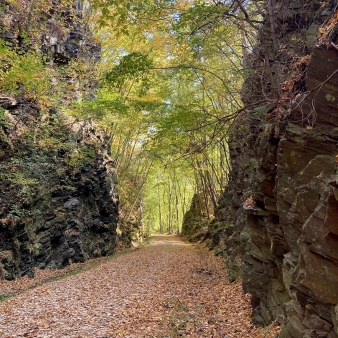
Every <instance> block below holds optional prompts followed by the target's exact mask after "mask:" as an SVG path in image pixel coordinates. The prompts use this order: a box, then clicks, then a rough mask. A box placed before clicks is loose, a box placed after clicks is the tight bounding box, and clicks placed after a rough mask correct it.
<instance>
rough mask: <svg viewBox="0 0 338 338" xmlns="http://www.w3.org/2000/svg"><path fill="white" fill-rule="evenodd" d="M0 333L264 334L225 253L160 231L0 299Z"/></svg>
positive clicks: (93, 337) (97, 337) (100, 335)
mask: <svg viewBox="0 0 338 338" xmlns="http://www.w3.org/2000/svg"><path fill="white" fill-rule="evenodd" d="M0 337H34V338H39V337H46V338H47V337H48V338H52V337H58V338H60V337H67V338H68V337H69V338H70V337H74V338H75V337H91V338H104V337H105V338H108V337H124V338H127V337H135V338H140V337H159V338H160V337H163V338H164V337H221V338H224V337H228V338H230V337H241V338H243V337H250V338H252V337H259V335H258V329H257V328H255V327H254V326H252V325H251V324H250V306H249V298H248V297H247V296H246V295H244V294H243V293H242V291H241V286H240V283H233V284H229V283H228V281H227V278H226V271H225V270H224V266H223V264H222V262H221V261H220V259H219V258H217V257H215V256H213V254H212V253H211V252H208V251H206V250H202V249H198V248H196V247H194V246H192V245H190V244H185V243H183V242H181V241H180V240H179V239H178V238H177V237H175V236H155V240H154V242H153V243H152V245H150V246H147V247H145V248H142V249H140V250H137V251H134V252H131V253H128V254H126V255H122V256H119V257H117V258H115V259H113V260H110V261H108V262H106V263H104V264H102V265H100V266H98V267H95V268H93V269H91V270H88V271H85V272H83V273H80V274H77V275H74V276H70V277H68V278H66V279H62V280H59V281H56V282H53V283H49V284H44V285H42V286H39V287H37V288H35V289H32V290H30V291H27V292H25V293H23V294H19V295H17V296H15V297H14V298H11V299H9V300H7V301H5V302H3V303H2V304H0Z"/></svg>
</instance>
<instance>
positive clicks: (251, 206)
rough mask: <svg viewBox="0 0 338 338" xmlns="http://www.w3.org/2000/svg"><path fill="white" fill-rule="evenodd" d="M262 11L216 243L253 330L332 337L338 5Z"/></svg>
mask: <svg viewBox="0 0 338 338" xmlns="http://www.w3.org/2000/svg"><path fill="white" fill-rule="evenodd" d="M268 4H270V5H273V11H272V12H271V10H270V12H269V8H268V7H269V6H267V7H266V13H269V14H266V16H265V21H264V22H265V23H264V25H263V27H262V28H261V30H260V32H259V43H258V45H257V46H256V47H255V49H254V50H253V52H252V54H251V55H250V56H249V58H248V59H247V63H248V66H249V67H251V69H252V71H251V72H250V73H249V74H248V77H247V80H246V82H245V85H244V88H243V93H242V95H243V101H244V103H245V104H246V105H248V109H247V110H246V112H245V113H243V114H242V115H240V116H239V117H238V127H237V129H236V130H235V132H234V134H233V135H232V138H231V142H230V151H231V155H230V156H231V162H232V173H231V179H230V182H229V186H228V188H227V189H226V191H225V192H224V196H223V198H222V199H221V201H220V205H219V209H218V211H217V213H216V219H215V221H214V226H215V224H216V225H217V227H216V228H217V230H216V232H215V234H216V235H217V236H214V237H215V238H216V239H215V243H214V244H217V245H219V246H222V248H223V252H224V255H225V257H226V258H227V259H228V266H229V269H230V273H232V274H234V275H236V274H237V273H240V274H241V276H242V279H243V287H244V290H245V291H246V292H248V293H251V294H252V305H253V309H254V312H253V316H254V320H255V321H256V322H258V323H261V324H263V325H267V324H269V323H271V322H273V321H275V320H276V321H277V322H279V323H280V324H282V325H283V330H282V333H281V335H280V336H281V337H288V338H289V337H290V338H301V337H306V338H310V337H330V338H333V337H338V296H337V294H338V293H337V292H338V289H337V285H338V284H337V282H338V267H337V263H338V254H337V245H338V231H337V229H338V190H337V188H338V185H337V184H338V175H337V163H338V156H337V154H338V149H337V146H338V143H337V136H338V134H337V133H338V128H337V127H338V105H337V102H338V101H337V100H338V93H337V91H338V89H337V88H338V74H337V66H338V61H337V60H338V48H337V47H336V44H337V42H338V41H337V38H338V36H337V33H336V32H337V28H338V21H337V12H335V10H336V4H335V3H334V2H333V1H329V2H325V3H321V2H318V1H270V2H267V5H268ZM270 9H271V8H270ZM272 27H273V28H274V29H272ZM274 31H275V34H274ZM276 42H277V50H276ZM249 105H250V106H249ZM243 140H244V142H243ZM229 225H233V226H230V227H229Z"/></svg>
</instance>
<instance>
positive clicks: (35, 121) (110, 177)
mask: <svg viewBox="0 0 338 338" xmlns="http://www.w3.org/2000/svg"><path fill="white" fill-rule="evenodd" d="M0 4H1V11H0V25H1V26H2V30H1V33H0V35H1V38H2V39H3V40H5V41H7V42H6V44H7V46H11V47H13V50H15V51H19V53H21V54H20V55H25V53H27V54H28V53H29V51H30V50H34V52H35V53H37V54H39V53H40V54H41V56H42V55H44V56H45V60H46V70H47V71H49V72H50V73H52V74H55V75H54V76H55V78H53V77H51V78H50V81H51V86H54V88H55V90H57V89H58V86H59V85H62V81H64V84H65V85H67V86H65V87H66V88H67V89H66V90H65V91H64V92H63V93H61V94H60V95H61V100H63V103H64V104H66V103H67V100H68V101H69V100H71V99H74V98H79V97H82V96H88V95H92V93H93V92H94V91H95V86H96V83H95V81H93V79H94V77H92V72H93V67H92V64H93V63H94V62H96V61H98V60H99V58H100V46H99V45H98V44H97V43H96V42H95V41H94V39H93V38H92V36H91V34H90V32H89V31H88V28H87V27H86V26H85V25H84V24H83V23H82V17H83V15H82V10H83V8H82V5H81V2H79V1H78V2H77V3H76V6H75V5H74V8H73V9H70V8H67V7H63V6H62V4H61V2H59V1H53V2H51V3H48V4H46V9H45V13H44V15H41V16H40V15H38V16H37V17H38V19H36V18H34V13H35V10H36V9H35V8H34V7H33V6H34V2H27V1H24V0H22V1H14V2H12V1H11V2H10V3H9V2H5V1H0ZM80 5H81V6H80ZM27 12H28V13H30V15H31V16H29V15H28V17H27ZM40 14H41V13H40ZM27 18H28V19H27ZM35 19H36V20H40V21H38V22H33V21H34V20H35ZM24 20H27V21H28V23H27V22H26V25H24V23H25V22H24ZM33 23H35V24H37V25H38V24H40V25H41V27H43V28H41V31H39V29H38V28H39V27H40V26H39V25H38V26H37V27H35V26H34V25H33ZM29 24H31V25H29ZM23 26H25V28H26V32H27V30H28V32H30V33H31V35H30V36H29V39H28V38H27V37H25V38H23V32H24V31H25V30H24V29H23ZM34 27H35V28H36V30H35V31H33V28H34ZM28 28H29V29H28ZM39 46H40V47H41V49H40V50H39V49H38V48H40V47H39ZM8 60H11V59H10V58H9V59H8ZM13 60H14V61H15V60H16V59H15V57H13ZM14 61H13V62H14ZM74 61H76V62H77V66H78V65H82V66H83V69H84V70H85V75H84V74H83V69H82V70H80V72H82V73H81V74H80V75H79V72H78V71H77V69H72V67H73V64H72V62H74ZM9 62H12V61H9ZM67 68H70V69H71V71H70V72H68V73H65V72H64V71H65V69H67ZM62 72H63V73H62ZM60 74H63V76H64V77H65V78H64V79H60V76H59V75H60ZM65 74H66V75H65ZM46 76H48V75H47V74H46ZM80 79H81V80H80ZM21 86H22V84H21ZM18 88H19V89H15V91H14V94H11V93H10V92H9V90H7V92H4V93H2V94H0V278H3V277H5V278H9V279H11V278H14V277H17V276H21V275H24V274H27V275H33V273H34V267H36V266H37V267H39V268H60V267H63V266H64V265H66V264H69V263H70V262H72V261H73V262H79V261H84V260H86V259H89V258H92V257H96V256H102V255H107V254H111V253H112V252H113V249H114V246H115V239H116V224H117V217H118V210H117V208H118V197H117V183H116V178H115V172H114V167H113V161H111V159H110V157H109V150H108V148H109V146H108V144H109V139H108V137H107V136H106V135H105V133H104V132H103V131H102V130H100V128H98V127H97V126H95V125H94V124H93V123H91V122H81V121H78V120H76V119H74V118H70V117H67V116H65V115H63V114H61V113H60V112H59V111H58V110H57V109H56V107H55V106H52V103H53V102H48V100H47V99H48V98H47V99H45V98H43V100H39V99H38V97H37V98H36V99H35V98H34V97H33V95H28V94H30V93H29V92H28V90H27V88H26V91H25V88H23V90H21V91H20V84H18ZM32 88H33V89H34V88H35V87H32ZM51 88H53V87H51ZM26 93H28V94H27V95H26ZM39 93H40V92H38V91H37V94H36V96H37V95H38V94H39ZM42 93H43V92H42ZM49 94H50V95H53V93H52V92H50V93H47V95H49ZM62 95H63V97H62ZM40 101H41V102H43V103H45V102H47V103H48V105H49V106H47V107H45V106H44V105H43V104H41V102H40Z"/></svg>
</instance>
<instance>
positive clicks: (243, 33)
mask: <svg viewBox="0 0 338 338" xmlns="http://www.w3.org/2000/svg"><path fill="white" fill-rule="evenodd" d="M248 13H250V16H249V14H248ZM259 13H260V8H259V3H251V2H250V1H220V2H213V1H190V0H175V1H172V0H159V1H154V0H148V1H126V0H120V1H101V0H92V1H91V25H92V27H93V29H94V30H95V36H96V38H97V39H98V40H99V41H100V42H101V44H102V52H103V53H102V60H101V63H100V65H99V92H98V94H97V97H96V99H95V100H94V101H93V100H89V101H84V102H82V103H80V105H79V107H78V109H75V111H78V112H79V113H80V114H82V115H83V114H85V115H86V117H94V118H95V119H98V120H99V121H100V122H101V123H102V124H103V125H104V126H105V128H106V129H107V131H108V133H109V134H110V135H111V142H112V156H113V158H114V160H115V161H116V164H117V173H118V177H119V180H120V187H121V188H120V194H121V200H122V206H123V207H122V222H123V220H130V219H131V218H133V217H135V218H139V219H138V221H139V222H141V223H142V217H143V221H145V222H146V226H147V230H150V229H151V228H152V227H154V225H155V228H156V226H157V228H158V229H160V230H161V231H169V232H170V231H173V230H175V231H178V230H179V226H180V224H181V222H182V219H183V214H184V212H185V211H186V210H187V208H188V206H189V202H187V201H189V200H190V199H191V197H192V195H193V193H198V194H201V195H203V198H204V200H205V203H207V204H208V206H209V207H208V210H209V215H208V216H209V217H211V216H212V213H213V209H214V207H215V206H216V203H217V199H218V198H219V193H220V191H221V189H222V188H223V187H224V185H225V182H226V179H227V171H228V167H229V166H228V158H227V138H228V133H229V131H230V130H231V123H232V122H233V121H234V119H235V118H236V116H237V114H238V111H240V109H241V107H242V103H241V99H240V88H241V86H242V82H243V78H244V75H245V74H244V73H245V71H244V69H243V66H242V58H243V54H245V53H246V51H247V50H248V49H249V48H250V41H251V40H250V39H252V37H253V36H254V34H255V32H254V30H255V26H256V25H257V24H259ZM253 18H254V19H253ZM161 208H162V209H161ZM164 208H165V209H166V210H165V211H164ZM141 209H142V210H141ZM174 210H175V212H173V211H174ZM141 214H142V215H141ZM137 215H138V216H137ZM173 215H175V217H174V216H173ZM165 219H166V220H165ZM164 223H165V225H164Z"/></svg>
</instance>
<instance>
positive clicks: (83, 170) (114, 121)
mask: <svg viewBox="0 0 338 338" xmlns="http://www.w3.org/2000/svg"><path fill="white" fill-rule="evenodd" d="M0 75H1V77H0V279H1V280H3V281H4V280H14V282H15V281H17V280H19V279H20V278H21V277H23V276H29V277H34V274H35V271H37V270H36V269H39V270H40V269H46V270H49V269H51V270H54V269H61V268H64V267H65V266H68V265H72V264H74V263H79V262H85V261H87V260H90V259H93V258H97V257H102V256H111V255H113V254H114V253H116V252H117V251H118V250H123V249H124V248H126V247H129V248H130V247H132V248H134V249H135V248H138V247H139V246H140V245H141V244H142V243H144V242H145V241H146V240H147V238H148V237H150V236H151V234H152V233H154V232H158V233H161V234H163V233H168V234H179V235H181V236H182V237H184V238H186V239H189V240H191V241H193V242H199V245H207V246H208V247H209V248H210V249H213V250H214V251H213V252H214V253H215V254H216V255H217V256H219V257H217V259H218V258H219V259H222V262H223V263H224V265H225V266H226V269H224V272H225V273H227V280H229V282H234V284H233V285H234V288H237V286H238V283H239V281H241V283H242V287H243V292H244V294H247V295H244V294H243V295H242V296H241V297H242V299H243V304H244V302H247V301H248V299H249V297H250V304H251V308H252V316H251V319H250V320H251V321H252V324H250V325H252V326H250V325H249V324H245V325H247V328H248V329H247V331H246V333H243V332H244V331H243V332H242V333H240V334H242V335H243V337H250V335H251V336H252V337H274V338H275V337H280V338H317V337H318V338H338V289H337V285H338V266H337V264H338V249H337V243H338V176H337V165H338V118H337V115H338V5H337V2H336V1H335V0H328V1H318V0H308V1H307V0H297V1H291V0H266V1H255V2H252V1H246V0H225V1H185V0H177V1H169V0H161V1H153V0H146V1H144V2H142V1H141V2H140V1H131V2H130V1H129V2H128V1H126V0H121V1H116V2H114V1H110V0H109V1H99V0H92V1H88V2H87V1H81V0H78V1H68V0H67V1H66V0H65V1H62V0H53V1H50V2H44V1H42V0H35V1H34V0H31V1H28V0H0ZM155 238H156V237H155ZM150 241H151V240H150ZM181 245H182V247H184V245H183V244H179V246H181ZM137 250H138V249H135V251H134V252H133V255H134V256H133V257H135V258H134V259H135V260H137V258H136V257H138V256H137V252H138V251H137ZM141 250H143V248H141ZM149 250H150V251H152V250H153V251H156V252H157V253H156V255H160V254H159V252H160V250H159V249H158V248H157V249H156V250H155V249H149ZM165 250H169V249H168V248H166V249H165ZM187 250H188V249H187ZM189 250H190V249H189ZM189 250H188V251H186V250H185V249H182V250H181V251H182V254H181V259H182V261H184V258H185V256H184V252H190V251H189ZM142 252H143V251H142ZM168 252H169V251H168ZM168 255H169V254H168ZM177 255H178V254H177ZM189 255H190V253H189ZM168 257H169V256H168ZM176 258H177V257H176ZM215 259H216V258H215ZM163 262H168V261H167V256H166V257H165V259H164V260H163ZM213 262H214V261H213ZM215 262H216V261H215ZM188 263H189V264H190V263H191V262H187V264H188ZM112 264H113V263H112ZM120 264H123V261H122V260H121V263H120ZM128 264H129V263H128ZM142 264H144V266H146V267H151V266H152V264H153V263H152V262H149V264H148V263H144V262H142ZM161 264H162V263H161ZM163 264H166V263H163ZM168 264H169V263H168ZM213 264H216V263H213ZM217 264H218V263H217ZM112 266H114V269H115V265H114V264H113V265H112ZM217 266H218V265H217ZM114 269H113V270H114ZM125 269H126V270H128V266H126V267H125ZM133 269H135V268H133ZM144 269H145V271H148V270H147V268H144ZM211 270H212V269H211ZM211 270H210V269H209V268H205V269H203V268H201V267H199V268H198V271H197V270H196V271H195V270H194V273H195V275H194V274H193V278H195V277H196V274H197V276H201V277H200V278H201V279H203V278H205V280H204V279H203V281H205V283H209V281H208V278H207V277H208V276H209V275H210V276H211V275H212V277H210V280H212V283H215V280H217V278H219V280H220V283H225V282H224V281H223V279H222V278H223V277H219V276H220V275H221V274H220V272H219V270H218V268H217V273H215V274H213V272H212V271H211ZM128 271H129V270H128ZM168 271H169V270H168ZM129 272H130V271H129ZM101 273H102V271H101ZM152 273H154V272H153V271H152ZM170 273H171V272H168V274H170ZM88 274H89V273H88ZM147 276H148V275H147ZM119 278H122V277H121V276H119ZM125 278H126V279H128V276H125ZM137 278H141V277H137ZM154 278H155V277H154ZM163 278H164V277H163ZM189 278H190V277H189ZM122 279H123V278H122ZM146 280H147V281H149V280H151V278H150V277H149V276H148V277H147V278H146ZM178 280H179V278H178ZM193 280H194V279H193ZM0 283H1V281H0ZM6 283H7V282H6ZM131 283H133V282H132V281H131ZM135 283H136V282H135ZM149 283H150V282H149ZM151 283H152V282H151ZM151 283H150V284H151ZM172 283H173V284H174V283H178V284H180V283H181V281H180V282H177V281H176V279H175V281H173V282H172ZM136 284H137V283H136ZM159 284H160V283H159ZM6 285H7V284H6ZM152 285H153V284H152ZM161 285H162V284H161ZM198 285H199V287H202V289H203V285H202V286H201V284H198ZM207 285H208V284H205V287H207ZM213 285H214V284H213ZM229 285H231V284H229ZM229 285H228V284H227V285H226V287H225V289H226V290H227V292H230V293H231V288H230V287H229ZM235 285H237V286H235ZM153 287H155V286H154V285H153ZM184 287H185V286H184ZM182 288H183V286H182ZM142 290H143V289H142ZM236 290H237V289H236ZM168 292H169V291H168ZM170 292H173V291H170ZM170 292H169V294H170ZM187 292H188V291H187ZM189 292H190V293H189ZM189 292H188V294H189V297H190V296H192V295H193V294H194V286H193V285H191V290H190V291H189ZM217 292H220V293H221V291H220V289H219V288H218V287H217ZM144 293H145V294H147V292H146V291H144ZM248 295H250V296H248ZM138 297H141V296H138ZM177 297H178V296H177ZM179 297H184V296H182V295H181V294H180V296H179ZM14 298H15V297H14ZM177 299H178V302H177V303H175V304H176V305H175V306H176V307H179V306H181V305H182V304H183V303H180V299H179V298H177ZM236 299H237V298H236ZM236 301H237V302H238V300H236ZM201 302H202V303H201V304H202V305H201V304H200V305H199V306H203V301H202V300H201ZM13 303H15V302H14V301H13ZM155 303H156V302H155ZM230 303H231V301H230V300H229V304H230ZM147 304H148V303H147ZM161 304H162V303H161ZM231 304H232V303H231ZM245 304H246V303H245ZM245 304H244V305H243V307H244V309H245V311H244V310H243V313H242V312H241V314H244V313H247V312H246V311H247V308H246V305H245ZM161 306H162V305H161ZM166 306H168V307H169V308H170V304H169V305H166ZM196 306H197V305H196ZM208 306H209V305H208ZM210 306H211V305H210ZM183 307H184V306H183V305H182V307H181V308H180V309H181V310H182V309H183ZM197 307H198V306H197ZM217 307H219V308H222V307H221V305H220V304H218V305H217ZM136 308H137V307H136ZM136 308H135V309H136ZM163 309H166V307H165V306H164V307H163ZM163 309H162V310H163ZM175 309H176V308H175ZM208 309H209V308H208ZM135 311H136V310H135ZM184 311H186V312H184V316H185V319H184V320H183V322H184V323H185V324H184V325H185V326H184V329H183V328H180V329H178V327H179V325H178V324H177V323H178V322H177V321H176V322H175V325H176V326H175V325H174V324H173V319H172V317H170V320H169V321H167V322H166V325H167V326H165V327H168V326H170V325H171V327H174V326H175V330H176V329H177V330H176V331H175V333H173V332H174V331H170V332H171V335H170V334H168V335H166V336H165V335H164V336H163V337H177V336H191V337H211V336H212V337H221V333H222V334H223V336H222V337H224V334H227V335H226V336H225V337H239V336H238V335H237V336H236V332H237V331H236V328H234V327H233V326H231V327H232V328H231V330H232V331H231V332H230V331H226V325H225V324H224V323H223V320H224V322H226V320H227V319H226V318H221V317H222V316H221V312H218V313H217V311H216V312H215V313H214V312H213V313H214V316H215V317H213V318H217V321H216V319H210V318H209V319H207V324H205V325H206V326H208V330H209V331H208V330H207V331H205V332H208V333H205V335H204V333H203V335H202V333H198V332H204V331H193V330H195V329H196V330H197V327H198V330H200V329H201V327H202V326H201V325H202V324H201V325H200V324H196V323H197V322H194V325H192V324H191V325H190V324H189V325H190V326H189V325H188V324H186V323H188V322H189V321H191V322H193V317H194V315H191V314H189V311H188V307H186V308H185V309H184ZM208 311H209V310H208ZM208 311H207V310H205V312H208ZM222 311H224V313H227V315H229V314H228V312H226V311H228V310H225V309H223V308H222ZM163 313H168V311H167V310H163ZM201 313H202V312H201ZM201 313H199V316H200V315H201ZM222 313H223V312H222ZM190 315H191V316H190ZM121 316H122V315H121ZM161 316H162V314H161ZM163 316H164V315H163ZM189 316H190V317H189ZM201 316H202V315H201ZM128 318H129V317H128ZM161 318H162V317H161ZM201 318H202V317H201ZM156 320H158V319H156ZM175 320H176V319H175ZM213 320H215V322H213ZM201 322H202V319H201ZM221 322H222V323H223V324H224V325H223V324H219V323H221ZM217 323H218V324H219V325H220V326H219V327H222V330H221V331H219V332H217V327H218V326H217V325H218V324H217ZM120 324H121V323H120ZM120 324H119V325H120ZM162 324H163V323H162ZM162 324H161V325H162ZM169 324H170V325H169ZM11 325H12V324H11ZM13 325H14V324H13ZM222 325H223V326H222ZM182 327H183V326H182ZM259 327H261V329H258V328H259ZM266 327H267V328H268V329H265V328H266ZM273 327H278V330H273V333H271V334H270V336H269V333H266V332H270V331H264V330H269V328H273ZM6 330H7V329H6ZM51 330H52V329H51ZM55 330H56V329H55ZM57 330H58V329H57ZM180 330H181V331H180ZM201 330H202V329H201ZM212 330H214V331H212ZM215 330H216V331H215ZM52 331H53V330H52ZM52 331H51V332H52ZM277 331H278V332H277ZM4 332H5V331H4ZM6 332H7V331H6ZM55 332H56V331H55ZM60 332H61V331H60ZM62 332H63V333H62V334H64V337H66V333H65V331H62ZM159 332H160V331H156V334H155V335H151V334H150V333H149V334H148V333H144V332H142V334H141V333H139V337H162V336H160V333H159ZM168 332H169V331H168ZM238 332H240V331H238ZM238 332H237V334H239V333H238ZM259 332H260V333H259ZM51 334H52V333H51ZM86 334H87V333H86ZM91 334H93V333H91ZM105 334H111V335H110V336H111V337H120V336H119V335H118V334H115V335H114V333H111V332H110V333H109V332H108V331H107V332H106V331H105ZM135 334H136V335H135V337H137V333H135ZM208 334H209V335H208ZM264 334H265V335H264ZM74 335H75V333H74ZM0 336H1V331H0ZM89 336H90V335H89ZM89 336H88V337H89ZM121 336H122V335H121ZM29 337H30V336H29ZM32 337H33V336H32ZM48 337H49V336H48ZM50 337H52V336H50ZM71 337H73V336H71ZM74 337H75V336H74ZM81 337H82V336H81ZM83 337H87V335H83ZM92 337H99V336H98V335H97V336H96V335H95V334H94V335H92ZM100 337H101V336H100ZM105 337H106V336H105ZM107 337H108V336H107ZM132 337H134V336H132Z"/></svg>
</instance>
